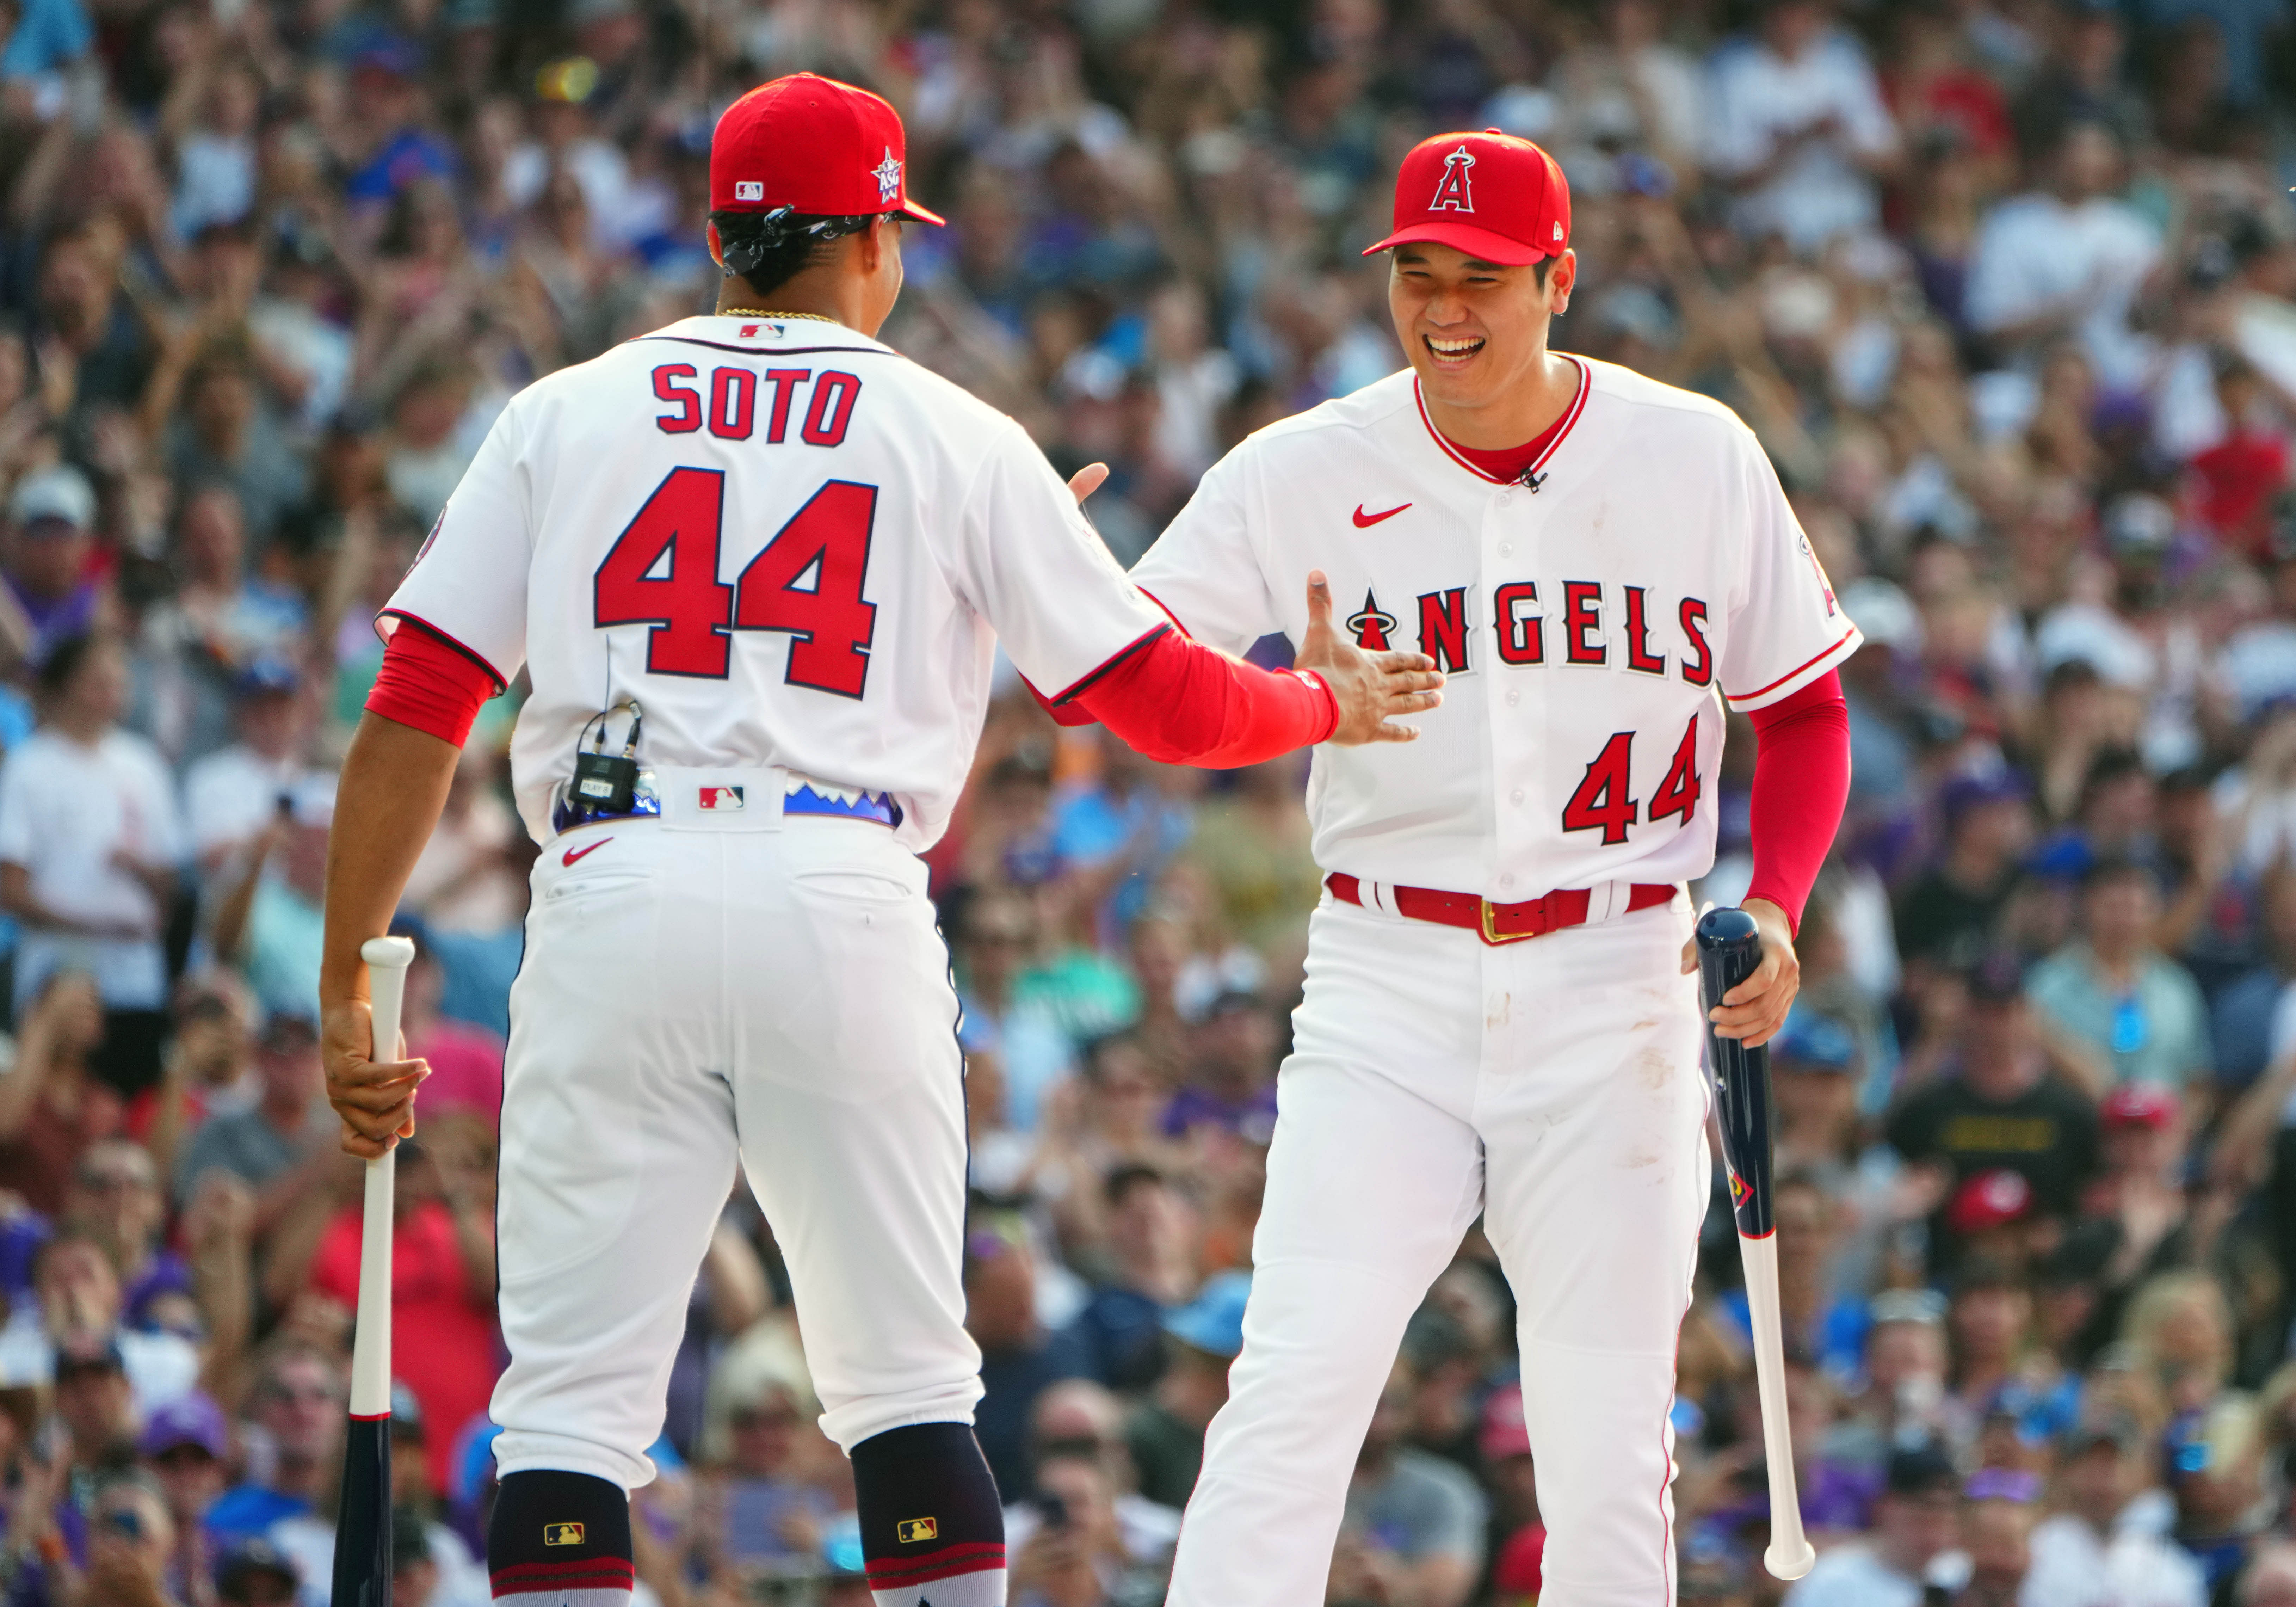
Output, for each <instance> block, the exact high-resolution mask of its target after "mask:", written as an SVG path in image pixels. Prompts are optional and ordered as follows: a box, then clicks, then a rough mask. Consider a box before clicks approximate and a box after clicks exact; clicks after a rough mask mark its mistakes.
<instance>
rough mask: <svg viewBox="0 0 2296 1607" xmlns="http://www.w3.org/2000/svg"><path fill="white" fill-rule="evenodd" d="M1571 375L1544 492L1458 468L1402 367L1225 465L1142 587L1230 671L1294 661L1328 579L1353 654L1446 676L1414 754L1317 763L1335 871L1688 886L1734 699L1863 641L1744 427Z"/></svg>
mask: <svg viewBox="0 0 2296 1607" xmlns="http://www.w3.org/2000/svg"><path fill="white" fill-rule="evenodd" d="M1570 361H1571V362H1573V363H1574V364H1576V365H1578V368H1579V374H1580V383H1579V395H1578V398H1577V399H1576V400H1575V401H1574V402H1573V403H1572V404H1571V411H1570V413H1569V414H1566V415H1565V418H1564V421H1563V425H1562V430H1561V431H1560V432H1559V433H1558V435H1557V436H1556V438H1555V439H1554V442H1553V443H1552V445H1551V446H1550V447H1548V449H1547V450H1546V455H1545V456H1544V457H1543V458H1542V459H1541V460H1540V462H1539V463H1537V464H1535V465H1533V467H1534V470H1535V471H1536V472H1537V473H1538V476H1539V477H1540V478H1539V479H1538V488H1537V489H1536V490H1533V489H1530V488H1527V487H1525V486H1523V485H1520V484H1513V483H1502V482H1500V481H1498V480H1495V479H1493V478H1492V477H1491V476H1489V475H1488V474H1485V473H1483V472H1482V471H1480V470H1479V469H1477V468H1476V467H1475V466H1474V465H1473V464H1472V463H1470V462H1469V461H1468V460H1467V459H1466V458H1465V457H1464V456H1462V455H1459V454H1457V453H1456V452H1455V451H1454V450H1453V449H1452V448H1451V447H1450V445H1449V443H1447V442H1446V441H1445V440H1444V439H1442V438H1441V437H1440V436H1439V434H1438V433H1437V432H1436V430H1435V429H1434V426H1433V425H1432V423H1431V422H1430V421H1429V419H1428V417H1427V414H1426V412H1425V409H1424V407H1423V404H1422V401H1421V398H1420V395H1419V388H1418V381H1417V379H1416V377H1415V375H1414V374H1413V373H1411V372H1410V371H1409V370H1407V369H1406V370H1405V371H1404V372H1402V373H1397V374H1393V375H1390V377H1388V378H1387V379H1384V380H1382V381H1379V382H1377V383H1376V384H1373V385H1368V386H1365V388H1364V389H1361V390H1359V391H1357V392H1356V393H1355V394H1354V395H1352V396H1349V397H1344V398H1340V399H1338V400H1335V401H1331V402H1326V403H1324V405H1323V406H1320V407H1317V408H1315V409H1314V410H1312V411H1311V412H1308V413H1305V414H1300V415H1299V416H1298V417H1295V418H1291V419H1286V420H1284V421H1283V422H1281V423H1277V424H1272V425H1270V426H1268V427H1267V429H1265V430H1260V431H1259V433H1258V434H1256V435H1254V436H1252V437H1251V439H1249V440H1246V441H1245V442H1244V443H1243V444H1242V445H1241V446H1239V447H1236V449H1235V450H1234V451H1233V452H1231V453H1229V454H1228V455H1227V456H1226V458H1225V459H1223V460H1222V461H1221V462H1220V463H1218V465H1216V466H1215V467H1214V468H1213V470H1212V471H1211V472H1210V474H1208V475H1207V476H1205V478H1204V481H1203V483H1202V485H1201V487H1199V488H1198V489H1197V492H1196V495H1195V496H1194V497H1193V499H1192V500H1191V501H1190V502H1189V504H1188V505H1187V506H1186V507H1185V508H1184V509H1183V510H1181V512H1180V515H1179V517H1178V518H1177V519H1176V520H1175V521H1173V523H1172V525H1171V527H1170V528H1169V529H1167V530H1166V531H1165V532H1164V535H1163V537H1162V539H1160V541H1158V542H1157V544H1156V545H1155V546H1154V547H1152V549H1150V551H1149V552H1148V553H1147V555H1146V556H1145V557H1144V558H1143V559H1142V560H1141V561H1140V562H1139V564H1138V565H1137V566H1136V567H1135V569H1134V570H1133V571H1132V578H1133V579H1134V580H1136V581H1137V582H1138V583H1139V585H1140V586H1141V588H1142V589H1143V590H1144V591H1145V592H1147V593H1148V594H1150V595H1151V596H1152V597H1153V598H1155V599H1156V601H1157V602H1159V603H1161V604H1162V605H1163V606H1164V607H1165V608H1166V609H1167V610H1169V611H1170V613H1171V614H1172V616H1173V618H1174V619H1177V621H1178V622H1179V623H1180V625H1181V626H1182V627H1184V628H1185V629H1186V630H1187V631H1188V632H1189V633H1190V634H1192V635H1195V636H1197V637H1198V638H1200V639H1201V640H1203V641H1206V642H1208V643H1210V644H1213V645H1215V646H1218V647H1222V648H1226V649H1228V650H1230V651H1239V650H1241V649H1242V648H1243V647H1244V646H1245V645H1247V644H1250V643H1251V642H1252V641H1254V640H1256V639H1258V638H1259V636H1262V635H1266V634H1267V633H1268V632H1270V631H1282V632H1283V634H1284V635H1288V636H1290V637H1291V638H1292V641H1293V642H1294V643H1297V642H1299V641H1300V639H1301V636H1302V635H1303V634H1304V632H1305V629H1306V626H1307V618H1306V602H1305V595H1306V579H1307V575H1308V570H1312V569H1321V570H1324V572H1325V573H1326V574H1327V575H1328V576H1329V577H1330V578H1331V585H1332V594H1333V602H1334V603H1335V604H1336V605H1337V606H1338V608H1339V609H1341V611H1344V612H1345V613H1346V614H1347V615H1348V616H1349V617H1348V619H1347V626H1348V628H1349V630H1350V631H1351V632H1353V634H1354V635H1355V637H1356V640H1357V641H1358V642H1359V643H1361V644H1364V645H1365V646H1366V647H1395V648H1413V647H1415V648H1417V649H1418V650H1419V651H1421V652H1424V653H1427V654H1429V655H1430V656H1431V657H1432V658H1433V659H1434V660H1436V663H1437V666H1438V668H1441V669H1442V670H1444V671H1445V672H1446V673H1447V676H1449V681H1448V684H1447V686H1446V687H1445V689H1444V693H1443V704H1442V707H1440V708H1439V709H1435V710H1433V711H1431V712H1430V713H1428V714H1424V715H1421V716H1418V717H1415V721H1414V723H1415V724H1416V725H1417V726H1419V728H1420V737H1419V740H1418V741H1417V742H1415V743H1413V744H1411V745H1409V746H1396V745H1375V746H1367V747H1358V748H1333V747H1329V746H1326V747H1323V748H1319V749H1317V750H1316V759H1315V771H1314V775H1313V779H1312V781H1311V782H1310V784H1309V788H1308V807H1309V809H1310V812H1311V814H1312V815H1313V817H1314V823H1315V854H1316V862H1317V863H1318V864H1320V865H1323V866H1324V868H1326V869H1327V870H1335V871H1345V872H1348V873H1350V874H1353V875H1356V876H1358V877H1361V878H1363V879H1365V881H1378V882H1389V883H1401V884H1405V885H1410V886H1418V887H1432V888H1439V889H1441V890H1446V891H1452V892H1463V893H1472V894H1478V895H1480V896H1481V897H1483V898H1490V899H1492V900H1494V901H1497V902H1511V901H1513V900H1516V899H1522V898H1538V896H1540V895H1541V894H1544V893H1546V891H1548V890H1551V889H1554V888H1583V887H1592V886H1595V884H1597V883H1600V882H1603V881H1642V882H1670V881H1671V882H1678V881H1688V880H1691V879H1693V878H1694V877H1697V876H1701V875H1703V874H1704V873H1706V871H1707V870H1708V869H1709V868H1710V867H1711V865H1712V864H1713V860H1714V834H1715V806H1714V785H1715V776H1716V773H1717V770H1718V766H1719V762H1720V759H1721V751H1722V724H1723V702H1724V701H1725V700H1726V701H1727V702H1728V705H1729V707H1730V708H1732V709H1742V710H1743V709H1759V708H1761V707H1763V706H1764V705H1766V704H1768V703H1773V702H1775V701H1778V700H1779V699H1781V698H1784V697H1786V696H1787V695H1789V694H1791V693H1794V692H1796V691H1798V690H1800V688H1801V687H1803V686H1805V685H1808V684H1809V683H1810V682H1811V681H1813V680H1816V679H1817V678H1818V677H1819V676H1823V675H1825V672H1826V671H1827V670H1828V669H1829V668H1833V666H1834V665H1836V664H1838V663H1840V662H1841V660H1844V659H1846V658H1847V657H1849V654H1850V653H1851V652H1854V651H1855V650H1856V648H1857V644H1858V641H1859V637H1858V635H1857V627H1855V626H1853V625H1852V624H1851V623H1850V622H1849V619H1848V618H1847V617H1846V616H1845V615H1844V614H1843V613H1842V611H1841V606H1840V604H1839V603H1837V602H1836V601H1835V598H1834V595H1833V586H1831V585H1830V584H1828V582H1827V580H1826V578H1825V571H1824V570H1823V569H1821V568H1820V566H1819V564H1818V562H1817V559H1816V555H1815V554H1814V553H1812V552H1811V551H1810V546H1809V541H1808V537H1805V536H1804V535H1803V534H1802V531H1801V529H1800V525H1799V524H1797V523H1796V521H1795V520H1794V516H1793V512H1792V509H1791V508H1789V507H1788V506H1787V505H1786V499H1785V495H1784V490H1783V489H1782V488H1780V486H1779V484H1778V480H1777V476H1776V474H1775V472H1773V471H1772V470H1771V468H1770V464H1769V461H1768V459H1767V457H1765V456H1764V455H1763V453H1762V450H1761V447H1759V445H1758V444H1757V443H1756V441H1755V439H1754V437H1753V434H1752V432H1751V430H1748V429H1747V428H1746V427H1745V425H1744V424H1743V423H1741V422H1739V421H1738V419H1737V417H1736V415H1735V414H1732V413H1731V412H1730V410H1729V409H1728V408H1726V407H1724V406H1721V405H1720V404H1718V403H1716V402H1712V401H1709V400H1708V399H1706V398H1703V397H1699V396H1694V395H1693V394H1691V393H1690V392H1688V391H1684V390H1677V389H1674V388H1672V387H1671V386H1667V385H1661V384H1660V383H1658V382H1657V381H1653V380H1649V379H1645V378H1644V377H1643V376H1641V375H1640V374H1637V373H1634V372H1632V371H1631V370H1628V369H1625V368H1620V367H1618V366H1616V365H1611V364H1608V363H1598V362H1593V361H1589V360H1587V359H1586V358H1581V357H1572V358H1571V359H1570Z"/></svg>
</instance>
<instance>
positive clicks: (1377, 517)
mask: <svg viewBox="0 0 2296 1607" xmlns="http://www.w3.org/2000/svg"><path fill="white" fill-rule="evenodd" d="M1410 505H1411V504H1409V503H1407V502H1406V503H1399V504H1397V505H1396V506H1394V507H1392V508H1390V509H1389V510H1388V511H1387V512H1384V513H1366V512H1364V511H1363V504H1361V503H1357V504H1356V529H1358V530H1368V529H1371V528H1372V526H1374V525H1375V524H1377V523H1378V522H1379V521H1381V520H1382V519H1392V518H1394V517H1395V516H1396V515H1397V514H1398V513H1400V512H1403V510H1404V509H1406V508H1407V507H1409V506H1410Z"/></svg>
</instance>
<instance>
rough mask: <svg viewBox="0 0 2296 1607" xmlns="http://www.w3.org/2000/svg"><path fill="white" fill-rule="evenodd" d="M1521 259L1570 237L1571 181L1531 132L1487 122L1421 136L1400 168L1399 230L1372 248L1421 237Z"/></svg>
mask: <svg viewBox="0 0 2296 1607" xmlns="http://www.w3.org/2000/svg"><path fill="white" fill-rule="evenodd" d="M1416 241H1430V242H1433V243H1435V244H1437V245H1447V246H1451V247H1454V248H1456V249H1457V250H1462V251H1464V252H1466V253H1467V255H1468V256H1470V257H1473V258H1479V259H1480V260H1481V261H1484V262H1496V263H1500V264H1503V265H1504V266H1508V267H1521V266H1525V265H1526V264H1529V263H1533V262H1537V261H1538V260H1539V259H1540V258H1544V257H1560V256H1562V253H1563V251H1564V250H1565V249H1566V248H1568V247H1569V245H1570V184H1569V183H1568V182H1567V181H1566V180H1565V179H1564V178H1563V176H1562V168H1561V167H1559V166H1558V165H1556V163H1555V160H1554V158H1553V157H1551V156H1549V155H1547V154H1546V152H1544V151H1542V150H1540V149H1539V148H1538V146H1537V145H1534V144H1532V143H1530V142H1529V140H1527V139H1517V138H1516V137H1515V136H1514V135H1512V134H1502V133H1500V132H1499V131H1498V130H1497V129H1496V128H1486V129H1484V130H1483V131H1482V132H1481V133H1480V134H1439V135H1435V136H1434V137H1433V138H1432V139H1423V140H1421V141H1420V142H1419V143H1417V144H1415V145H1414V146H1412V147H1411V149H1410V151H1409V152H1407V153H1406V155H1405V156H1404V159H1403V166H1402V168H1400V169H1398V171H1397V173H1396V176H1395V232H1394V233H1393V234H1390V235H1389V236H1388V237H1387V238H1386V239H1384V240H1382V241H1381V242H1379V243H1378V244H1377V245H1374V246H1372V247H1370V248H1368V249H1367V250H1365V252H1364V255H1365V256H1366V257H1368V256H1370V255H1371V254H1372V253H1373V252H1374V251H1384V250H1391V249H1392V248H1394V247H1396V246H1399V245H1408V244H1411V243H1412V242H1416Z"/></svg>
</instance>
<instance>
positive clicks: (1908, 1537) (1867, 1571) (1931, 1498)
mask: <svg viewBox="0 0 2296 1607" xmlns="http://www.w3.org/2000/svg"><path fill="white" fill-rule="evenodd" d="M1960 1538H1961V1491H1960V1481H1959V1480H1958V1479H1957V1478H1956V1476H1955V1473H1954V1471H1953V1464H1952V1462H1951V1461H1950V1460H1949V1459H1948V1457H1947V1456H1946V1454H1945V1453H1944V1452H1943V1451H1941V1450H1939V1449H1938V1448H1937V1447H1935V1446H1924V1447H1921V1448H1920V1449H1918V1450H1910V1451H1899V1452H1898V1453H1896V1454H1895V1455H1892V1456H1891V1457H1890V1475H1889V1486H1888V1488H1886V1489H1885V1490H1884V1491H1883V1492H1882V1498H1881V1499H1880V1500H1879V1501H1878V1502H1876V1503H1875V1504H1874V1535H1873V1537H1872V1538H1871V1539H1870V1540H1866V1541H1861V1542H1857V1543H1853V1544H1849V1545H1844V1546H1834V1547H1833V1548H1832V1549H1831V1550H1829V1551H1827V1552H1825V1553H1824V1554H1821V1555H1820V1556H1819V1557H1818V1559H1817V1565H1816V1567H1815V1568H1812V1569H1811V1570H1809V1572H1808V1574H1807V1575H1806V1576H1804V1577H1803V1578H1802V1579H1801V1580H1800V1582H1799V1583H1797V1584H1796V1585H1795V1586H1794V1587H1792V1589H1791V1590H1788V1591H1787V1592H1786V1595H1785V1607H1920V1604H1921V1602H1922V1599H1923V1583H1924V1575H1925V1574H1926V1573H1927V1572H1928V1570H1929V1567H1930V1565H1931V1563H1932V1562H1936V1561H1937V1560H1938V1559H1939V1557H1940V1556H1943V1555H1944V1554H1947V1553H1948V1552H1950V1551H1951V1550H1952V1549H1953V1548H1954V1546H1956V1544H1958V1542H1959V1541H1960Z"/></svg>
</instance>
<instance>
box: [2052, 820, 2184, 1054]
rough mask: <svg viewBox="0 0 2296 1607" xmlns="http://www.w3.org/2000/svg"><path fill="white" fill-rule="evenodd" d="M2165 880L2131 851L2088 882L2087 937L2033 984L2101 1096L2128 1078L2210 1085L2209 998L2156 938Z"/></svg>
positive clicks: (2064, 1044) (2096, 869)
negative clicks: (2158, 945)
mask: <svg viewBox="0 0 2296 1607" xmlns="http://www.w3.org/2000/svg"><path fill="white" fill-rule="evenodd" d="M2160 918H2161V886H2160V882H2159V881H2158V880H2157V879H2156V878H2155V877H2154V875H2153V872H2152V871H2151V870H2149V869H2147V868H2146V867H2145V866H2144V865H2139V864H2136V862H2134V861H2132V860H2128V859H2100V860H2098V861H2097V862H2096V864H2095V865H2093V866H2092V867H2091V868H2090V870H2089V872H2088V874H2087V876H2086V877H2084V878H2083V879H2082V882H2081V937H2080V939H2079V941H2077V942H2075V943H2073V944H2070V945H2068V946H2067V947H2064V948H2063V949H2062V950H2060V951H2059V952H2057V953H2056V954H2054V955H2050V956H2049V957H2048V958H2047V959H2046V960H2044V961H2042V962H2041V963H2039V964H2038V965H2037V966H2035V967H2034V968H2033V972H2032V974H2031V975H2030V977H2029V978H2027V980H2026V992H2027V995H2028V996H2030V998H2031V1000H2032V1002H2033V1007H2034V1009H2035V1010H2036V1011H2038V1013H2040V1015H2041V1016H2042V1017H2043V1018H2044V1019H2045V1021H2046V1022H2047V1023H2048V1025H2049V1026H2050V1027H2052V1028H2053V1029H2055V1030H2056V1032H2057V1033H2058V1034H2059V1035H2060V1036H2059V1037H2058V1040H2057V1041H2058V1046H2059V1053H2060V1054H2062V1055H2064V1056H2066V1057H2067V1058H2068V1059H2070V1060H2071V1063H2072V1064H2073V1065H2074V1066H2075V1067H2076V1068H2077V1069H2078V1070H2079V1071H2080V1073H2081V1075H2082V1078H2083V1081H2084V1082H2085V1083H2086V1085H2087V1087H2088V1090H2089V1091H2090V1092H2091V1093H2092V1094H2094V1095H2097V1096H2099V1097H2102V1096H2103V1094H2104V1093H2105V1092H2106V1091H2107V1090H2108V1089H2110V1088H2112V1087H2113V1086H2116V1085H2118V1084H2120V1083H2125V1082H2128V1081H2131V1080H2142V1081H2145V1082H2153V1083H2165V1084H2167V1085H2169V1086H2171V1087H2180V1088H2181V1087H2185V1086H2187V1085H2191V1086H2192V1090H2193V1093H2194V1095H2195V1096H2200V1095H2205V1093H2206V1092H2207V1086H2208V1080H2209V1075H2210V1067H2209V1042H2208V1006H2207V1004H2206V1003H2205V1002H2204V1001H2203V1000H2202V997H2201V990H2200V988H2199V986H2198V985H2197V984H2196V983H2194V980H2193V979H2192V976H2191V974H2190V973H2189V972H2186V971H2185V969H2184V968H2183V967H2182V966H2180V965H2178V964H2177V963H2176V962H2175V961H2173V960H2171V959H2169V957H2168V956H2167V955H2163V954H2161V952H2160V950H2158V949H2157V948H2155V947H2153V928H2154V926H2155V923H2156V922H2159V920H2160Z"/></svg>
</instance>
